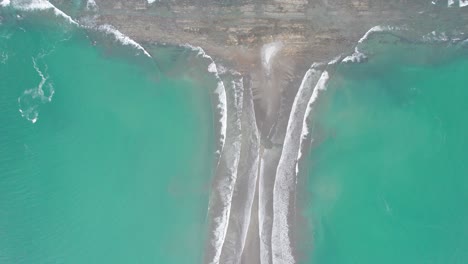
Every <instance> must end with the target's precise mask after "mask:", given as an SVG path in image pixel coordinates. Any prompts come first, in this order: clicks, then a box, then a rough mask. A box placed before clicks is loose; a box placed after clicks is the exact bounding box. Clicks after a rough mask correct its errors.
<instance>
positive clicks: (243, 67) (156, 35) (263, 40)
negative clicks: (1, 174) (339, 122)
mask: <svg viewBox="0 0 468 264" xmlns="http://www.w3.org/2000/svg"><path fill="white" fill-rule="evenodd" d="M56 2H59V3H58V4H60V2H61V1H53V3H54V4H56ZM191 2H193V1H190V0H186V1H184V2H182V3H181V4H177V3H175V2H171V3H170V4H171V5H172V6H171V7H172V8H173V9H174V10H172V12H173V13H172V14H173V15H174V16H173V17H170V16H169V17H163V16H157V15H154V14H146V13H145V12H146V11H148V12H151V11H152V10H154V8H155V7H162V6H165V5H164V4H165V3H161V4H158V3H153V4H152V5H151V6H149V5H142V4H141V2H140V1H137V0H131V1H127V2H126V3H125V4H122V2H115V3H113V1H110V0H100V1H99V0H98V1H97V3H96V4H97V6H98V7H99V11H98V14H99V16H98V17H97V20H96V21H97V23H98V24H99V25H112V27H114V28H115V30H117V32H119V33H120V32H122V33H120V34H121V35H119V36H121V37H122V36H124V37H126V38H128V39H130V40H131V41H133V39H134V40H135V41H133V42H132V43H130V45H132V46H134V47H136V48H137V49H139V50H140V51H141V50H142V51H143V52H144V53H145V54H146V55H147V56H148V55H149V54H148V53H147V52H146V50H145V49H144V48H143V46H144V45H143V46H140V44H139V43H153V44H154V43H164V44H167V45H174V46H179V47H181V46H182V47H185V48H187V49H190V50H192V51H194V52H197V51H198V56H200V57H203V58H205V59H209V60H210V63H209V65H208V68H207V71H208V72H210V73H211V74H213V75H214V76H215V78H216V80H217V88H216V90H215V93H214V94H216V93H217V94H218V100H219V102H218V103H219V105H214V106H213V108H214V109H220V119H221V120H220V121H219V124H217V125H216V126H215V127H218V125H219V129H220V132H219V134H220V139H219V140H220V145H221V147H220V148H219V159H218V164H217V166H216V168H215V170H216V171H217V172H216V175H214V179H213V188H212V192H213V193H212V194H211V195H210V197H211V198H210V205H209V209H208V210H209V212H208V216H209V217H208V218H209V222H210V223H209V225H208V227H209V229H210V232H211V231H213V233H210V234H209V235H208V241H207V248H206V252H205V256H206V259H205V262H206V263H253V262H254V263H256V262H257V257H258V260H259V261H260V262H261V263H296V262H297V254H296V251H295V245H294V241H293V242H291V241H292V240H293V239H292V237H294V232H295V231H296V230H295V221H296V219H295V209H296V205H295V204H296V201H295V199H296V198H295V196H294V195H295V194H296V187H295V186H293V185H294V184H293V183H292V182H291V180H294V179H296V181H297V177H298V164H297V163H298V160H300V158H301V155H302V152H301V151H302V149H301V148H302V147H303V144H302V143H303V142H302V141H303V138H304V137H305V134H304V133H305V132H307V123H306V119H307V118H308V115H309V114H310V107H311V104H312V103H313V102H314V100H315V98H312V97H313V96H314V94H315V97H316V96H317V95H316V92H318V91H316V89H319V88H320V87H318V86H319V85H320V84H319V82H320V80H322V76H323V74H325V73H327V69H326V68H325V69H324V70H320V73H318V74H319V76H320V78H318V80H317V81H315V82H313V83H310V85H309V86H311V87H308V89H309V90H311V91H307V92H308V94H307V95H306V96H305V98H302V97H303V96H301V94H302V93H301V92H302V88H304V87H303V84H301V85H298V84H299V83H303V82H304V80H305V79H306V78H307V79H308V78H309V77H310V76H308V75H307V74H309V71H310V69H312V68H311V67H313V66H311V65H313V62H325V63H328V61H330V60H332V59H333V58H336V56H339V55H343V54H351V51H352V49H353V48H354V50H355V53H354V54H351V55H350V56H348V57H345V58H344V59H343V58H341V59H339V60H337V61H336V63H340V62H341V61H343V62H359V58H361V57H362V56H361V54H362V53H361V51H360V50H358V47H357V46H356V45H358V44H360V43H362V42H364V41H365V40H366V39H367V37H368V36H370V35H371V34H373V33H376V32H382V31H385V29H386V28H383V27H379V28H377V27H378V26H377V27H376V25H381V24H384V25H397V26H398V25H401V24H405V23H412V22H411V21H413V20H411V19H406V20H405V14H404V12H403V11H400V10H399V9H397V8H395V9H390V10H386V11H385V12H390V13H392V12H394V13H392V14H391V16H390V17H386V18H385V19H384V18H383V17H380V16H381V15H382V14H388V13H384V11H382V10H377V11H376V10H373V9H372V8H373V7H372V6H371V5H370V4H369V3H371V2H379V1H371V0H367V1H364V0H359V1H356V2H357V3H361V4H358V5H357V6H355V8H356V10H358V11H356V10H351V11H350V10H348V9H347V8H348V7H349V5H347V4H343V6H338V7H337V8H335V9H333V8H331V7H330V6H322V7H320V6H319V7H317V8H315V7H311V6H310V5H311V4H310V3H308V1H302V0H295V1H279V2H278V3H277V4H278V5H279V7H282V9H281V11H280V12H269V13H267V15H265V14H264V13H263V15H259V16H257V13H255V12H257V11H258V10H257V11H255V8H254V9H253V10H254V11H255V12H253V11H252V12H253V13H251V12H250V11H245V10H244V11H242V12H244V16H242V15H241V16H240V17H237V18H238V20H237V19H236V17H235V16H232V17H223V14H226V12H227V11H229V12H231V11H232V10H235V9H236V8H240V7H241V8H244V7H245V6H249V3H247V4H240V3H239V4H238V5H233V6H227V7H226V6H220V5H216V4H215V3H211V4H212V6H208V4H207V5H206V6H197V5H195V4H193V3H191ZM288 2H293V4H290V5H291V6H287V4H288ZM328 2H333V3H334V2H336V3H338V2H339V1H328ZM365 3H367V4H365ZM380 3H381V2H380ZM329 4H330V3H329ZM116 5H117V6H118V8H116ZM258 5H259V6H261V8H260V7H256V8H258V9H262V8H263V9H268V8H270V9H273V10H275V4H272V5H273V6H270V7H268V8H266V7H265V6H262V5H263V4H258ZM281 5H282V6H281ZM338 5H339V4H338ZM353 5H354V4H353ZM52 6H54V7H55V5H52ZM167 6H169V4H167ZM167 6H166V7H167ZM285 6H286V7H285ZM137 7H138V8H139V9H137ZM201 7H203V8H207V10H204V9H202V8H201ZM254 7H255V6H254ZM277 7H278V6H276V8H277ZM298 7H302V8H305V9H304V10H306V11H305V12H304V13H300V12H299V13H298V12H295V11H297V8H298ZM132 8H134V10H132ZM284 8H286V11H284V10H283V9H284ZM314 8H315V9H316V10H315V11H314ZM366 8H368V10H367V11H366V10H365V9H366ZM398 8H401V6H399V7H398ZM417 8H421V6H419V5H415V7H413V9H417ZM428 8H429V7H428ZM224 9H226V10H227V11H226V10H224ZM58 10H60V9H58ZM175 10H178V11H175ZM213 10H215V11H217V12H219V13H220V14H218V15H210V12H213ZM223 10H224V11H223ZM317 10H318V11H324V10H325V11H326V13H327V14H328V15H333V16H332V17H331V18H328V19H329V20H332V19H333V18H337V17H339V16H340V15H343V14H346V15H345V16H346V18H343V19H342V20H341V21H339V23H338V24H336V25H335V28H332V29H330V28H329V29H328V30H326V31H324V29H323V28H324V27H325V28H326V27H327V25H326V24H327V23H328V22H330V21H329V20H327V19H322V20H320V21H319V23H318V24H319V26H317V28H313V27H311V26H310V25H309V23H312V22H314V21H316V18H314V17H311V18H308V17H307V15H308V14H313V13H314V12H318V11H317ZM369 10H371V11H369ZM372 10H373V11H372ZM117 11H118V12H117ZM264 11H265V10H263V12H264ZM190 12H194V13H197V15H198V16H194V15H192V14H191V13H190ZM223 12H224V13H223ZM242 12H241V14H242ZM258 12H260V11H258ZM356 12H357V13H356ZM366 12H367V13H366ZM448 12H452V11H448ZM214 13H216V12H214ZM459 13H460V12H459ZM64 14H65V13H64ZM181 14H182V15H181ZM203 14H204V15H205V16H202V15H203ZM314 14H316V15H318V13H314ZM355 14H359V16H358V17H353V15H355ZM464 18H465V19H466V15H465V16H464ZM441 19H443V18H441ZM416 20H417V19H416ZM234 21H239V22H235V23H234V25H233V26H229V25H227V24H229V23H232V22H234ZM353 21H354V22H356V24H355V25H351V24H352V23H353ZM362 21H364V22H362ZM382 21H386V23H381V22H382ZM217 22H219V23H217ZM413 22H414V21H413ZM213 23H214V28H215V29H214V30H210V29H207V28H208V26H209V25H210V26H213ZM243 23H245V25H244V24H243ZM256 23H259V25H257V24H256ZM266 23H273V25H272V27H271V28H270V27H269V26H265V25H266ZM283 23H284V24H283ZM340 23H341V24H340ZM350 23H351V24H350ZM458 23H459V24H463V23H461V22H458ZM192 24H193V25H195V26H193V25H192ZM370 24H372V25H370ZM187 25H191V26H190V27H187ZM348 25H349V27H347V26H348ZM367 25H369V26H367ZM364 27H367V28H366V30H365V31H364V32H362V33H359V32H361V31H362V28H364ZM246 28H247V29H246ZM461 28H464V26H463V25H462V26H461ZM291 29H292V30H291ZM388 29H390V28H388ZM288 31H290V32H288ZM245 32H247V34H246V33H245ZM344 32H346V33H344ZM104 33H108V32H104ZM113 34H114V35H115V37H116V38H117V35H116V34H115V33H113ZM314 34H317V35H314ZM233 35H234V36H235V37H234V38H233V37H232V36H233ZM127 36H129V37H127ZM127 42H128V41H127ZM128 43H129V42H128ZM185 43H190V44H185ZM274 43H277V45H276V44H274ZM123 44H124V45H126V44H125V43H123ZM192 45H193V46H192ZM275 45H276V46H275ZM270 48H272V50H271V49H270ZM269 49H270V50H269ZM204 50H206V51H207V52H206V53H205V51H204ZM208 54H209V55H208ZM362 55H363V54H362ZM149 57H151V55H149ZM364 57H365V55H364ZM355 58H357V59H358V60H355ZM155 59H157V58H155ZM328 64H330V63H328ZM217 65H223V66H226V68H227V69H232V70H235V71H238V72H239V74H240V77H241V82H242V83H241V85H238V86H237V88H235V86H236V85H235V83H234V80H233V79H232V78H233V75H232V74H230V75H231V76H230V77H225V76H222V75H223V74H220V73H219V72H218V66H217ZM327 66H328V65H326V66H325V67H327ZM327 74H328V73H327ZM223 78H226V80H224V79H223ZM327 78H328V76H327ZM325 79H326V78H325ZM225 81H232V83H231V84H232V85H231V86H229V85H227V84H226V83H225ZM322 88H323V87H322ZM216 91H217V92H216ZM246 92H247V93H246ZM249 93H250V94H249ZM223 96H224V97H223ZM307 98H309V99H307ZM299 99H301V100H305V103H301V104H300V106H301V113H300V114H299V115H300V116H299V117H298V118H299V121H298V122H299V123H298V124H296V125H297V126H301V127H302V129H299V128H290V126H292V125H290V123H291V122H293V118H292V117H293V116H294V115H296V114H297V111H296V110H297V109H296V108H297V105H296V100H299ZM245 106H248V110H247V113H246V112H245V109H244V107H245ZM250 107H251V108H252V109H251V110H249V109H250ZM301 117H302V118H301ZM293 125H294V124H293ZM249 127H250V128H249ZM298 129H299V130H300V131H299V130H298ZM304 129H305V130H304ZM290 130H294V131H295V132H296V133H294V135H293V137H294V138H293V139H291V138H290V136H291V135H290V134H291V131H290ZM296 130H297V131H296ZM255 131H257V132H255ZM298 131H299V132H300V133H299V134H298ZM252 133H253V134H254V135H255V136H254V137H256V138H257V141H258V142H257V144H252V141H248V140H245V136H246V135H252ZM296 134H297V135H296ZM290 141H294V142H295V143H297V144H298V146H296V144H295V145H294V146H293V147H292V150H293V152H294V151H296V150H297V151H298V153H296V155H293V156H291V155H290V153H289V151H286V152H285V148H286V145H287V147H288V148H291V142H290ZM296 141H298V142H296ZM248 147H249V148H250V150H251V151H250V152H249V153H250V154H251V153H255V152H256V153H258V156H257V158H254V160H257V162H258V164H257V163H256V162H253V163H249V162H248V161H249V158H248V157H249V155H250V154H249V153H247V154H246V152H245V148H248ZM246 156H247V157H246ZM242 161H243V162H242ZM249 166H250V167H252V168H254V169H253V170H254V171H256V173H255V175H254V174H253V173H252V168H250V167H249ZM249 168H250V169H249ZM255 168H258V171H257V170H255ZM293 174H295V177H294V175H293ZM278 176H280V177H279V178H278ZM253 182H255V187H254V188H253V189H252V183H253ZM281 182H283V183H284V182H287V184H286V185H287V186H286V187H284V186H282V185H281ZM291 188H292V189H291ZM252 190H253V191H254V193H252ZM239 193H245V194H244V195H245V196H247V197H248V198H247V200H246V201H243V200H242V199H243V198H244V197H242V195H240V196H239ZM282 194H285V195H286V196H284V195H283V196H284V197H283V196H282V197H283V198H281V197H278V195H282ZM290 197H293V198H290ZM280 198H281V199H280ZM278 199H280V200H278ZM278 206H279V207H281V208H279V207H278ZM256 208H257V210H258V212H255V209H256ZM231 212H234V213H233V214H232V215H231ZM241 212H243V213H244V214H242V213H241ZM245 212H247V213H245ZM243 216H247V218H242V217H243ZM278 221H279V222H278ZM252 232H257V234H258V235H256V234H253V233H252ZM239 237H241V241H240V243H239V239H238V238H239ZM257 243H258V244H257ZM278 243H281V245H279V244H278ZM246 245H249V247H250V245H255V246H254V247H253V249H250V250H247V251H244V249H245V247H246ZM285 246H286V248H285V249H284V248H283V247H285ZM285 251H286V252H285ZM284 256H286V259H284V258H283V257H284ZM252 261H253V262H252Z"/></svg>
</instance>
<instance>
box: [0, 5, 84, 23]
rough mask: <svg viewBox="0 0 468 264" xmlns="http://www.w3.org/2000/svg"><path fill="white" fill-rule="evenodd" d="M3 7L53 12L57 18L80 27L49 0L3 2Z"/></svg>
mask: <svg viewBox="0 0 468 264" xmlns="http://www.w3.org/2000/svg"><path fill="white" fill-rule="evenodd" d="M1 5H2V6H4V7H6V6H11V7H13V8H15V9H18V10H21V11H35V10H52V11H53V12H54V14H55V15H56V16H58V17H63V18H65V20H67V21H68V22H69V23H70V24H73V25H77V26H78V25H79V24H78V22H76V21H75V20H74V19H73V18H72V17H71V16H69V15H67V14H66V13H65V12H63V11H62V10H60V9H58V8H57V7H55V6H54V5H53V4H52V3H50V2H49V1H47V0H31V1H19V0H17V1H15V0H13V1H10V0H3V1H2V2H1Z"/></svg>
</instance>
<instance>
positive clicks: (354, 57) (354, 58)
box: [341, 47, 367, 63]
mask: <svg viewBox="0 0 468 264" xmlns="http://www.w3.org/2000/svg"><path fill="white" fill-rule="evenodd" d="M366 58H367V56H366V55H365V54H364V53H362V52H360V51H359V49H358V48H357V47H356V48H354V53H353V54H351V55H349V56H346V57H345V58H344V59H343V60H342V61H341V62H344V63H359V62H362V61H363V60H365V59H366Z"/></svg>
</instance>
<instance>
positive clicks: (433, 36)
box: [422, 31, 450, 42]
mask: <svg viewBox="0 0 468 264" xmlns="http://www.w3.org/2000/svg"><path fill="white" fill-rule="evenodd" d="M422 40H423V41H424V42H447V41H449V40H450V39H449V37H448V36H447V34H445V32H436V31H432V32H430V33H428V34H426V35H424V36H422Z"/></svg>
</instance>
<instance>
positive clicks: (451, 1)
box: [447, 0, 455, 7]
mask: <svg viewBox="0 0 468 264" xmlns="http://www.w3.org/2000/svg"><path fill="white" fill-rule="evenodd" d="M453 5H455V0H448V2H447V6H448V7H452V6H453Z"/></svg>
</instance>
